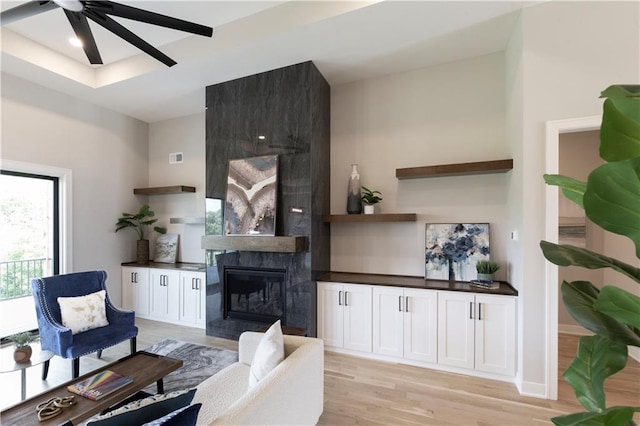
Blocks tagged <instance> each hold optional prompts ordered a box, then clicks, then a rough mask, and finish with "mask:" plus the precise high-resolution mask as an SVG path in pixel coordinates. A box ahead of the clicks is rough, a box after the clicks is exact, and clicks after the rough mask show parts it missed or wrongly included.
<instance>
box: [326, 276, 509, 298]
mask: <svg viewBox="0 0 640 426" xmlns="http://www.w3.org/2000/svg"><path fill="white" fill-rule="evenodd" d="M318 281H329V282H338V283H349V284H368V285H386V286H394V287H408V288H423V289H427V290H448V291H463V292H467V293H479V294H500V295H505V296H517V295H518V290H516V289H515V288H513V287H512V286H511V284H509V283H507V282H504V281H500V288H498V289H493V290H488V289H483V288H480V287H475V286H472V285H471V284H469V283H468V282H466V281H444V280H426V279H424V277H410V276H405V275H382V274H360V273H353V272H328V273H326V274H325V275H322V276H320V277H319V278H318Z"/></svg>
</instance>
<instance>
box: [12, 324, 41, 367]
mask: <svg viewBox="0 0 640 426" xmlns="http://www.w3.org/2000/svg"><path fill="white" fill-rule="evenodd" d="M8 339H9V340H11V342H13V347H14V350H13V360H14V361H15V362H17V363H18V364H21V363H25V362H29V360H30V359H31V354H32V352H33V350H32V349H31V346H30V344H31V343H34V342H37V341H38V335H36V334H31V333H30V332H28V331H23V332H21V333H16V334H13V335H11V336H9V337H8Z"/></svg>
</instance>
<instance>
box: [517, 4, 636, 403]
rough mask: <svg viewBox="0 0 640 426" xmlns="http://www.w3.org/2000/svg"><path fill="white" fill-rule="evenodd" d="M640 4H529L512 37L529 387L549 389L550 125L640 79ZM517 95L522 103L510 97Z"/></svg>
mask: <svg viewBox="0 0 640 426" xmlns="http://www.w3.org/2000/svg"><path fill="white" fill-rule="evenodd" d="M639 7H640V5H639V4H638V3H637V2H546V3H543V4H541V5H537V6H534V7H530V8H527V9H524V10H523V12H522V15H521V19H520V21H519V23H518V28H517V29H516V32H515V36H516V37H515V39H513V40H512V43H511V44H510V45H509V51H508V52H507V57H508V58H509V60H508V68H507V75H509V76H510V78H509V79H508V81H509V82H510V83H511V84H509V85H508V86H507V88H508V89H507V90H508V92H507V99H508V102H507V109H510V108H512V107H513V108H519V110H518V112H519V111H520V110H521V111H522V115H521V117H518V116H516V117H511V118H512V119H513V120H514V122H513V123H510V124H509V136H510V137H513V138H514V139H513V141H514V142H513V144H515V145H520V147H519V148H517V149H514V160H516V167H517V168H521V171H518V172H517V173H514V175H513V178H514V179H513V180H512V181H511V185H512V186H511V188H510V189H509V199H508V209H509V211H510V214H511V217H510V220H509V225H510V226H512V227H517V228H519V229H520V236H521V238H520V242H518V243H517V244H514V249H515V250H514V251H513V252H512V253H511V252H510V256H509V257H510V259H511V260H512V262H513V264H514V265H516V266H517V269H518V272H517V273H516V274H513V279H512V283H513V284H514V285H515V286H516V288H518V289H519V290H520V297H519V307H518V309H519V315H520V318H519V321H520V323H519V327H518V329H519V339H520V347H519V348H518V349H519V356H520V357H521V361H520V365H521V366H522V372H521V380H522V383H521V384H522V387H521V389H523V390H524V392H525V393H532V394H544V388H545V384H546V383H545V382H546V377H545V373H546V372H545V359H546V358H545V357H546V352H545V350H546V346H547V345H546V343H547V336H546V328H545V327H546V325H545V320H546V314H545V312H546V306H545V303H546V300H547V296H548V295H547V294H546V292H545V286H544V282H545V281H544V280H545V260H544V257H543V256H542V253H541V251H540V247H539V242H540V240H542V239H544V230H545V227H544V226H545V224H544V218H545V198H544V196H545V185H544V184H543V180H542V175H543V173H544V171H545V162H544V159H545V152H544V146H545V134H544V128H545V127H544V126H545V123H546V122H547V121H551V120H560V119H566V118H576V117H586V116H593V115H597V114H600V113H601V109H602V100H601V99H599V98H598V96H599V94H600V91H601V90H603V89H605V88H606V87H607V86H609V85H611V84H619V83H635V84H637V83H638V81H639V80H640V77H639V76H640V60H639V53H638V52H640V37H639V35H640V25H639V19H638V18H639V16H640V15H639V13H640V11H639ZM518 99H522V101H523V103H522V106H521V107H518V105H516V104H514V103H512V102H511V101H512V100H518ZM520 119H521V120H522V122H521V124H520V123H519V121H520ZM512 126H513V127H512ZM520 141H521V143H520ZM520 150H521V152H520ZM550 320H554V321H555V320H557V319H555V318H554V319H550Z"/></svg>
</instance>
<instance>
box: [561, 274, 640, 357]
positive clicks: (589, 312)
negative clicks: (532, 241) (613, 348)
mask: <svg viewBox="0 0 640 426" xmlns="http://www.w3.org/2000/svg"><path fill="white" fill-rule="evenodd" d="M560 290H561V292H562V301H563V302H564V305H565V307H566V308H567V312H569V314H570V315H571V316H572V317H573V318H574V319H575V320H576V321H578V323H579V324H580V325H582V326H583V327H584V328H586V329H587V330H590V331H592V332H593V333H595V334H599V335H600V336H603V337H606V338H607V339H609V340H611V341H612V342H619V343H621V344H623V345H625V346H626V345H633V346H640V336H638V334H636V333H635V332H634V330H632V329H631V328H630V327H629V326H627V325H625V324H623V323H621V322H620V321H618V320H617V319H616V318H613V317H610V316H609V315H606V314H604V313H602V312H598V311H597V310H596V309H595V308H594V303H595V302H596V300H597V299H598V295H599V293H600V290H598V288H597V287H596V286H594V285H593V284H591V283H590V282H589V281H572V282H566V281H563V282H562V286H561V287H560Z"/></svg>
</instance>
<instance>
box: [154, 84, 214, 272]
mask: <svg viewBox="0 0 640 426" xmlns="http://www.w3.org/2000/svg"><path fill="white" fill-rule="evenodd" d="M203 96H204V94H203ZM205 142H206V141H205V113H204V112H202V113H200V114H194V115H190V116H186V117H180V118H175V119H171V120H165V121H160V122H156V123H152V124H150V125H149V185H150V186H152V187H156V186H173V185H187V186H195V188H196V192H195V193H185V194H172V195H153V196H149V197H147V200H148V202H149V205H150V206H151V208H152V209H153V210H154V211H155V213H156V216H157V217H158V218H159V221H158V223H161V224H162V225H163V226H167V228H168V229H167V231H168V232H170V233H175V234H179V235H180V237H179V243H178V246H179V249H178V261H180V262H198V263H203V262H204V250H202V249H201V248H200V239H201V237H202V236H203V235H204V225H185V224H170V223H169V218H172V217H175V218H185V217H204V209H205V206H204V202H205V179H206V170H205V169H206V167H205V166H206V161H205ZM174 152H182V154H183V163H181V164H169V154H170V153H174ZM154 237H155V236H154ZM152 247H153V245H152ZM152 255H153V250H152Z"/></svg>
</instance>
